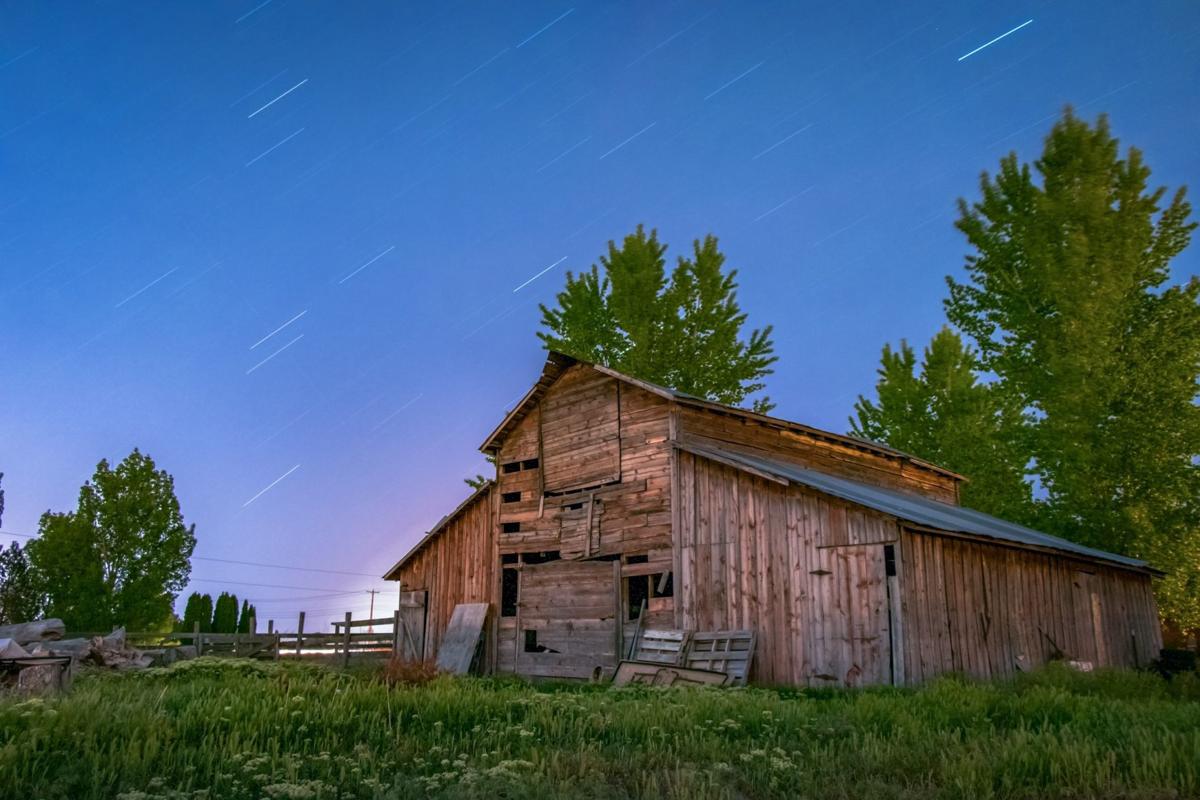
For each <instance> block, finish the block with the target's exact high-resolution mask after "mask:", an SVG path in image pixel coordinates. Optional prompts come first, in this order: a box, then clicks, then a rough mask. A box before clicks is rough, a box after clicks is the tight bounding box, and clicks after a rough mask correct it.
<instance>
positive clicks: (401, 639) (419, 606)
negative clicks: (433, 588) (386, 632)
mask: <svg viewBox="0 0 1200 800" xmlns="http://www.w3.org/2000/svg"><path fill="white" fill-rule="evenodd" d="M426 595H427V593H426V592H425V590H424V589H420V590H417V591H412V592H401V593H400V630H399V631H398V632H397V633H398V634H399V635H398V636H397V637H396V655H397V656H399V657H400V658H401V659H403V660H405V661H421V660H423V659H424V658H425V599H426Z"/></svg>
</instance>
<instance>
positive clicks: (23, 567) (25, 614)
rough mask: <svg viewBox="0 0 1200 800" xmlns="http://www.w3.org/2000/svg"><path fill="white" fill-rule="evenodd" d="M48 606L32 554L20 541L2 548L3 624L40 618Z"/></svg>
mask: <svg viewBox="0 0 1200 800" xmlns="http://www.w3.org/2000/svg"><path fill="white" fill-rule="evenodd" d="M45 604H46V598H45V596H44V595H43V594H42V591H41V586H40V582H39V581H38V579H37V575H36V574H35V573H34V571H33V568H32V567H31V566H30V564H29V555H28V553H27V552H26V551H25V550H22V549H21V545H19V544H18V543H16V542H13V543H11V544H10V545H9V546H8V547H7V548H4V547H0V625H10V624H12V623H16V622H28V621H29V620H34V619H38V618H40V617H41V616H42V609H43V608H44V607H45Z"/></svg>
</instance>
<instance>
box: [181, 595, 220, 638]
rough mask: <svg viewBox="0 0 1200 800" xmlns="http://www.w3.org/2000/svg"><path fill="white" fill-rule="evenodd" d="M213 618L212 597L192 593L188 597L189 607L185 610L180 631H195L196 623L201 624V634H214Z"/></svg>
mask: <svg viewBox="0 0 1200 800" xmlns="http://www.w3.org/2000/svg"><path fill="white" fill-rule="evenodd" d="M212 618H213V599H212V595H211V594H200V593H199V592H192V593H191V594H190V595H188V600H187V605H186V606H185V607H184V609H183V622H182V623H181V624H180V629H181V630H184V631H194V630H195V629H196V623H200V632H201V633H212Z"/></svg>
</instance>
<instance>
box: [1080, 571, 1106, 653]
mask: <svg viewBox="0 0 1200 800" xmlns="http://www.w3.org/2000/svg"><path fill="white" fill-rule="evenodd" d="M1072 586H1073V591H1074V595H1075V598H1074V599H1075V603H1074V606H1075V630H1076V633H1077V636H1078V639H1079V647H1078V652H1077V653H1075V654H1074V655H1075V658H1076V659H1077V660H1080V661H1090V662H1092V665H1093V666H1096V667H1102V666H1107V665H1108V649H1107V647H1106V646H1105V644H1106V642H1105V638H1104V608H1103V605H1102V602H1101V599H1100V592H1099V582H1098V581H1097V580H1096V576H1095V574H1094V573H1092V572H1088V571H1086V570H1076V571H1075V575H1074V576H1073V580H1072Z"/></svg>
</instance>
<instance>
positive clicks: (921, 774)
mask: <svg viewBox="0 0 1200 800" xmlns="http://www.w3.org/2000/svg"><path fill="white" fill-rule="evenodd" d="M0 775H2V776H3V778H2V779H0V793H2V794H3V796H5V797H28V798H33V797H36V798H72V800H82V799H83V798H112V797H119V798H123V799H124V800H134V799H135V798H136V799H137V800H149V799H150V798H173V799H182V798H188V799H189V800H194V799H195V798H230V799H231V800H241V799H242V798H246V799H251V798H253V799H254V800H258V798H313V799H314V800H317V799H324V798H424V797H446V798H495V797H509V798H534V797H536V798H555V797H571V798H576V797H580V798H626V797H636V798H654V799H655V800H662V799H663V798H686V800H701V799H702V798H800V797H805V798H851V797H855V798H857V797H871V798H931V797H943V798H961V797H970V798H973V800H982V799H983V798H992V797H1004V798H1028V797H1064V798H1065V797H1070V798H1079V797H1104V798H1112V797H1127V798H1173V797H1193V796H1200V682H1198V681H1197V680H1196V678H1195V676H1192V675H1189V676H1183V677H1181V678H1176V679H1175V681H1174V682H1173V683H1167V682H1165V681H1163V680H1161V679H1159V678H1157V677H1155V676H1153V675H1146V674H1132V673H1099V674H1095V675H1080V674H1076V673H1072V672H1069V671H1067V670H1065V669H1048V670H1045V671H1042V672H1039V673H1036V674H1033V675H1028V676H1023V677H1022V678H1021V679H1019V680H1017V681H1013V682H1010V683H1003V684H976V683H970V682H966V681H963V680H956V679H950V678H946V679H942V680H939V681H937V682H935V683H933V684H930V685H928V686H926V687H923V688H921V689H916V690H898V689H870V690H860V691H847V692H841V691H824V690H823V691H799V690H796V691H793V690H788V691H773V690H768V689H736V690H729V689H715V690H712V689H710V690H690V691H689V690H651V689H639V688H629V689H621V690H612V689H608V688H606V687H594V686H540V687H534V686H529V685H526V684H521V683H516V682H513V681H503V680H483V679H472V680H452V679H448V678H441V679H437V680H435V681H433V682H431V683H428V684H425V685H423V686H416V687H407V688H405V687H400V688H395V689H389V688H388V687H387V686H385V685H383V684H381V683H380V682H378V681H377V680H375V679H373V678H372V677H370V676H365V675H356V674H346V673H338V672H334V671H331V670H327V669H323V668H319V667H313V666H307V665H300V664H285V665H280V664H263V663H255V662H249V661H219V660H214V659H199V660H196V661H190V662H183V663H180V664H177V665H175V666H173V667H171V668H169V669H162V670H148V671H145V672H141V673H128V674H123V675H96V676H90V677H85V678H83V679H81V680H79V681H77V682H76V685H75V688H74V689H73V690H72V692H71V693H70V694H69V695H68V696H66V697H62V698H57V699H52V700H47V701H40V700H32V701H26V702H21V703H17V702H12V701H0Z"/></svg>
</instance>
